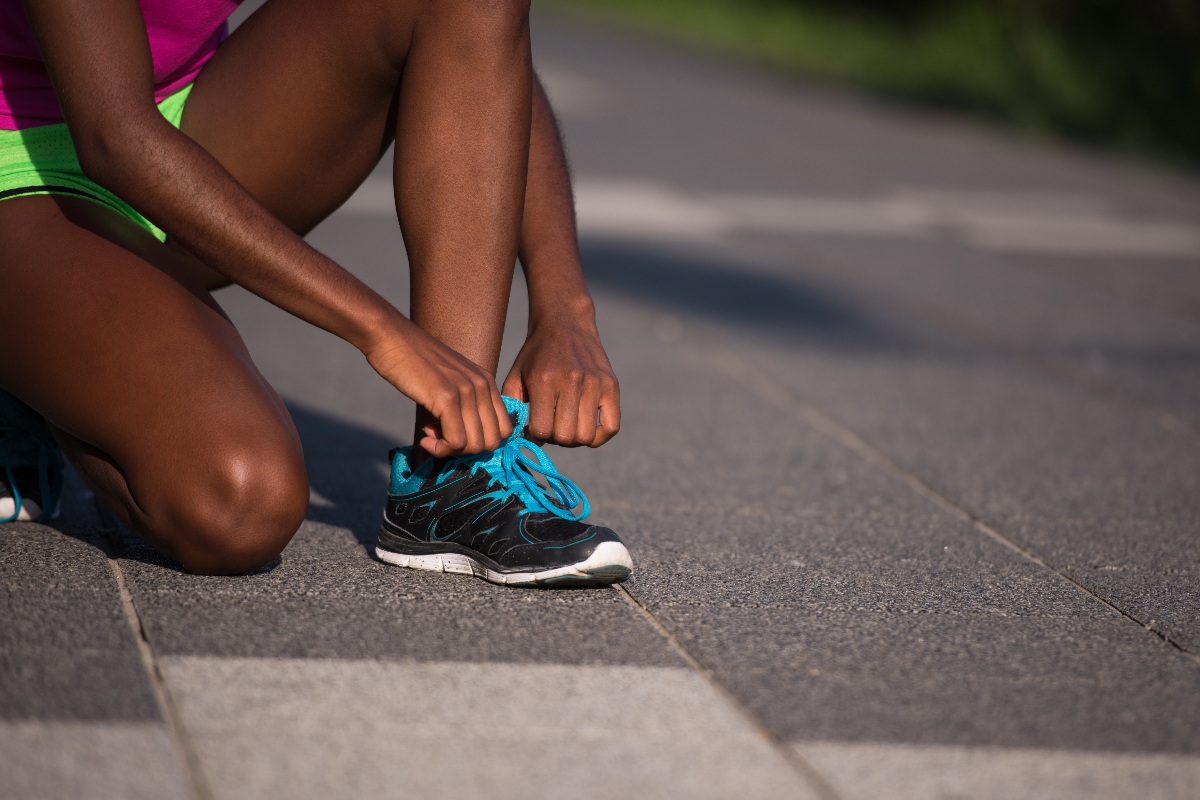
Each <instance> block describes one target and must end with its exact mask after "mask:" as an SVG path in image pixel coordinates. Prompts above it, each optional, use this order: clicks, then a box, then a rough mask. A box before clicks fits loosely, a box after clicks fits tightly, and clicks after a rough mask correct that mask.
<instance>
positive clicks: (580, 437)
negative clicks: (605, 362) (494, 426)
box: [505, 371, 621, 447]
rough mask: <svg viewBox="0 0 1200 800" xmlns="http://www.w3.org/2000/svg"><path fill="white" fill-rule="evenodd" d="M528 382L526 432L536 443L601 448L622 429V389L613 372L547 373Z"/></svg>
mask: <svg viewBox="0 0 1200 800" xmlns="http://www.w3.org/2000/svg"><path fill="white" fill-rule="evenodd" d="M505 385H506V386H507V385H508V381H505ZM525 385H526V386H527V387H529V428H528V433H527V434H526V435H527V436H528V437H529V438H530V439H532V440H533V441H535V442H541V443H544V442H550V443H553V444H557V445H559V446H560V447H599V446H600V445H602V444H604V443H605V442H607V441H608V440H609V439H611V438H612V437H614V436H616V435H617V433H618V431H620V429H621V397H620V389H619V388H618V386H617V380H616V378H615V377H613V376H612V374H611V373H604V372H599V371H597V372H587V373H585V372H582V371H570V372H564V373H559V374H549V373H546V374H542V375H541V376H536V377H533V378H531V379H529V380H527V381H526V382H525ZM505 393H506V394H508V392H507V391H506V392H505Z"/></svg>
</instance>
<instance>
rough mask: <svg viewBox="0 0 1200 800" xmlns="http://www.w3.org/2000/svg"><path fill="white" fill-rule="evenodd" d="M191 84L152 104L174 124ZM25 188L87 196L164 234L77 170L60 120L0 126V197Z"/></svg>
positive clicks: (26, 191) (20, 193)
mask: <svg viewBox="0 0 1200 800" xmlns="http://www.w3.org/2000/svg"><path fill="white" fill-rule="evenodd" d="M192 85H193V84H190V83H189V84H188V85H187V86H185V87H183V88H182V89H180V90H179V91H178V92H175V93H174V94H173V95H171V96H169V97H167V98H166V99H164V100H163V101H162V102H161V103H159V104H158V110H159V111H160V112H161V113H162V115H163V116H164V117H166V119H167V121H168V122H170V123H171V124H172V125H174V126H175V127H176V128H178V127H179V122H180V120H182V119H183V107H184V104H185V103H187V98H188V95H189V94H191V91H192ZM31 194H61V195H67V196H69V197H82V198H84V199H86V200H91V201H92V202H93V203H99V204H100V205H102V206H106V207H107V208H111V209H112V210H113V211H116V212H117V213H118V214H121V215H122V216H125V217H128V218H129V219H131V220H133V221H134V222H136V223H137V224H138V225H141V226H142V227H143V228H145V229H146V230H148V231H150V232H151V233H152V234H154V235H155V236H156V237H157V238H158V240H159V241H160V242H165V241H166V240H167V234H166V233H164V232H163V230H162V229H161V228H159V227H158V226H156V225H155V224H154V223H153V222H151V221H150V220H148V219H146V218H145V217H143V216H142V215H141V214H139V213H138V212H137V211H136V210H134V208H133V206H131V205H129V204H128V203H126V202H125V201H124V200H122V199H121V198H119V197H117V196H116V195H115V194H113V193H112V192H110V191H108V190H107V189H105V188H104V187H103V186H100V185H99V184H97V183H95V182H94V181H92V180H89V179H88V177H87V176H86V175H84V174H83V170H82V169H80V168H79V158H78V157H77V156H76V154H75V145H74V143H73V142H72V141H71V134H70V132H69V131H68V130H67V125H66V123H65V122H60V123H58V124H57V125H40V126H38V127H36V128H25V129H23V130H19V131H4V130H0V200H7V199H9V198H12V197H24V196H25V195H31Z"/></svg>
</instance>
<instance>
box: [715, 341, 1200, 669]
mask: <svg viewBox="0 0 1200 800" xmlns="http://www.w3.org/2000/svg"><path fill="white" fill-rule="evenodd" d="M701 358H702V359H703V360H704V361H707V362H708V363H710V364H712V365H713V366H714V367H715V368H716V369H717V370H719V371H720V372H722V373H723V374H725V375H726V376H727V377H730V378H733V379H734V380H737V381H739V382H741V383H742V384H743V385H745V386H747V387H748V388H750V389H751V390H752V391H753V392H754V393H755V394H757V395H758V396H759V397H760V398H762V399H763V400H765V401H766V402H768V403H770V404H771V405H774V406H775V407H776V408H779V409H781V410H783V411H786V412H788V413H790V414H792V415H793V416H795V417H796V418H797V419H799V420H800V421H802V422H804V423H806V424H808V425H809V426H811V427H812V428H814V429H816V430H817V431H819V432H821V433H823V434H824V435H826V436H828V437H829V438H831V439H833V440H834V441H836V442H838V443H839V444H841V445H843V446H845V447H848V448H850V449H851V450H853V451H854V452H856V453H858V454H859V455H860V456H862V457H863V458H865V459H866V460H867V461H868V462H870V463H872V464H874V465H875V466H877V467H879V468H880V469H883V470H884V471H885V472H888V473H890V474H891V475H893V476H894V477H896V478H899V479H900V480H901V481H903V482H904V483H905V484H907V485H908V486H909V488H911V489H913V490H914V491H916V492H917V493H918V494H920V495H923V496H924V497H926V498H928V499H930V500H932V501H933V502H934V503H935V504H937V505H938V506H940V507H941V508H943V509H944V510H946V511H949V512H950V513H951V514H953V515H954V516H956V517H958V518H959V519H961V520H963V521H965V522H967V523H969V524H970V525H971V526H972V527H974V528H975V529H976V530H978V531H980V532H981V533H983V534H984V535H985V536H987V537H988V538H990V539H992V540H993V541H995V542H997V543H998V544H1000V545H1003V546H1004V547H1006V548H1008V549H1009V550H1012V551H1013V552H1015V553H1017V554H1018V555H1020V556H1022V557H1023V558H1025V559H1028V560H1029V561H1031V562H1033V563H1034V564H1037V565H1038V566H1039V567H1042V568H1043V569H1046V570H1049V571H1050V572H1052V573H1054V574H1055V575H1057V576H1058V577H1059V578H1061V579H1062V580H1064V581H1066V582H1067V583H1069V584H1071V585H1072V586H1073V587H1075V588H1076V589H1078V590H1079V591H1081V592H1083V593H1084V594H1085V595H1087V596H1088V597H1090V598H1092V599H1093V600H1095V601H1097V602H1099V603H1103V604H1104V605H1105V606H1107V607H1108V608H1109V609H1110V610H1112V611H1114V612H1116V613H1117V614H1120V615H1121V616H1122V617H1125V618H1126V619H1128V620H1129V621H1131V622H1133V623H1135V624H1136V625H1138V627H1140V628H1143V629H1144V630H1146V631H1149V632H1150V633H1152V634H1153V635H1154V636H1156V637H1158V638H1159V639H1161V640H1162V641H1164V642H1165V643H1167V644H1168V645H1170V646H1171V647H1173V648H1174V649H1176V650H1178V651H1179V652H1180V653H1182V654H1183V655H1184V656H1187V657H1188V658H1190V659H1191V660H1192V661H1195V662H1196V663H1198V664H1200V654H1196V653H1193V652H1192V651H1190V650H1188V649H1187V648H1186V647H1184V646H1183V645H1182V644H1180V643H1179V642H1177V641H1175V640H1174V639H1172V638H1171V637H1170V636H1169V635H1167V633H1166V632H1164V631H1161V630H1158V629H1157V628H1155V627H1154V620H1150V621H1148V622H1147V621H1143V620H1140V619H1138V618H1137V617H1136V616H1135V615H1134V614H1133V613H1132V612H1129V611H1126V610H1125V609H1123V608H1121V607H1120V606H1118V605H1116V604H1115V603H1113V602H1111V601H1110V600H1108V599H1107V598H1105V597H1103V596H1102V595H1100V594H1097V593H1096V592H1094V591H1092V590H1091V589H1089V588H1088V587H1086V586H1084V585H1083V584H1082V583H1080V582H1079V581H1077V580H1075V579H1074V578H1072V577H1071V576H1070V575H1069V574H1068V573H1066V572H1065V571H1063V570H1061V569H1058V568H1057V567H1054V566H1052V565H1051V564H1050V563H1048V562H1047V561H1046V560H1045V559H1044V558H1042V557H1041V556H1039V555H1037V554H1036V553H1034V552H1033V551H1031V550H1029V549H1027V548H1025V547H1023V546H1022V545H1020V544H1018V543H1017V542H1015V541H1014V540H1012V539H1010V538H1008V537H1007V536H1005V535H1004V534H1003V533H1001V532H1000V531H998V530H997V529H995V528H993V527H992V526H991V525H989V524H988V523H987V522H985V521H984V520H982V519H981V518H979V517H977V516H976V515H975V514H973V513H971V512H970V511H968V510H967V509H965V508H963V507H962V506H960V505H958V504H957V503H955V502H954V501H953V500H951V499H950V498H949V497H947V496H945V495H944V494H942V493H941V492H939V491H938V490H937V489H935V488H933V487H932V486H930V485H929V484H928V483H926V482H925V481H923V480H922V479H921V478H920V477H918V476H917V475H916V474H914V473H912V472H909V471H908V470H906V469H904V468H903V467H901V466H900V465H899V464H897V463H896V462H895V461H893V460H892V459H891V458H889V457H888V456H887V454H885V453H884V452H883V451H882V450H880V449H879V448H877V447H875V446H874V445H872V444H871V443H870V442H868V441H867V440H866V439H863V438H862V437H861V436H859V435H858V434H857V433H855V432H854V431H853V430H851V429H850V428H847V427H846V426H845V425H842V424H841V423H839V422H836V421H835V420H834V419H833V418H831V417H829V416H828V415H826V414H825V413H824V412H822V411H820V410H819V409H817V408H815V407H813V406H811V405H808V404H807V403H804V402H801V401H800V400H797V399H796V398H795V397H793V396H792V394H791V393H790V392H788V391H787V390H786V389H784V388H782V387H780V386H779V385H778V384H776V383H775V382H774V381H772V380H771V379H770V378H768V377H767V376H765V375H763V374H762V373H761V372H759V371H758V370H757V369H755V368H753V367H751V366H750V365H748V364H746V363H745V362H744V361H742V360H741V359H738V358H736V357H735V356H733V355H732V354H730V353H727V352H726V351H724V350H722V349H720V348H719V347H718V346H716V345H715V344H712V343H709V348H708V350H707V352H701Z"/></svg>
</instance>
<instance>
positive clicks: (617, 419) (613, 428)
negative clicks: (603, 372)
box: [591, 377, 621, 447]
mask: <svg viewBox="0 0 1200 800" xmlns="http://www.w3.org/2000/svg"><path fill="white" fill-rule="evenodd" d="M599 406H600V426H599V427H598V428H597V429H596V438H595V439H593V440H592V445H591V446H592V447H599V446H600V445H602V444H604V443H605V442H607V441H608V440H609V439H611V438H613V437H614V436H616V435H617V434H618V433H620V432H621V387H620V386H619V385H618V384H617V379H616V378H611V377H610V378H609V379H608V380H607V381H604V382H603V384H602V385H601V387H600V401H599Z"/></svg>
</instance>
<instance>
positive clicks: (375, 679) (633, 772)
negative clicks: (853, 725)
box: [165, 657, 817, 798]
mask: <svg viewBox="0 0 1200 800" xmlns="http://www.w3.org/2000/svg"><path fill="white" fill-rule="evenodd" d="M165 671H166V675H167V678H168V680H169V681H170V682H171V685H172V686H173V687H175V692H176V694H177V696H178V697H179V701H180V706H181V711H182V714H183V718H184V720H185V724H186V725H187V727H188V730H189V731H190V732H191V734H192V736H193V737H194V740H195V742H196V746H197V749H198V751H199V754H200V757H201V758H202V759H203V760H204V762H205V763H206V764H208V765H211V767H209V768H208V769H207V770H206V777H207V780H208V783H209V785H210V786H211V788H212V793H213V796H214V797H215V798H241V797H257V796H268V795H271V796H286V797H294V798H309V797H312V798H325V797H332V796H336V797H345V798H357V797H380V796H392V797H394V796H404V797H446V798H460V797H461V798H468V797H480V796H487V797H497V798H524V797H545V798H556V797H562V796H563V795H564V794H569V795H571V796H572V797H585V798H593V797H594V798H601V797H612V796H613V795H622V794H627V795H652V796H664V797H696V798H725V797H730V796H733V795H739V796H750V797H763V798H784V797H786V798H810V797H811V798H815V797H817V795H816V794H814V793H813V792H812V791H811V790H810V789H808V788H807V787H806V786H805V785H804V783H803V782H802V781H801V780H800V778H799V777H798V776H797V775H796V773H795V772H794V771H793V769H792V767H791V766H790V764H789V763H788V762H787V761H786V760H785V759H784V758H783V756H781V755H780V754H779V752H778V751H776V750H775V749H774V748H773V747H771V746H770V745H769V744H768V743H767V742H766V740H764V739H763V738H762V737H761V736H760V735H759V734H758V733H757V731H755V730H754V728H753V727H752V726H750V725H748V724H747V722H746V720H745V719H743V718H742V717H741V716H739V715H738V714H737V713H736V712H735V711H733V710H731V709H730V707H729V705H728V704H727V703H726V702H725V701H724V699H723V698H721V697H719V696H718V695H717V694H716V692H715V691H714V690H713V689H712V687H710V686H709V685H708V684H706V683H705V682H704V681H703V680H702V679H701V678H700V677H699V676H697V675H696V674H695V673H694V672H692V671H691V670H689V669H686V668H678V667H674V668H672V667H666V668H664V667H629V666H624V667H611V666H609V667H584V666H562V665H534V666H531V665H527V664H518V665H513V664H503V663H487V664H463V663H420V664H413V663H396V662H379V661H356V660H351V659H346V658H341V659H336V660H320V659H300V660H293V659H261V660H260V659H214V658H178V657H176V658H169V659H166V660H165ZM248 750H249V751H250V752H252V753H253V755H252V756H251V757H249V758H247V757H246V756H245V755H244V754H245V753H246V752H247V751H248Z"/></svg>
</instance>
